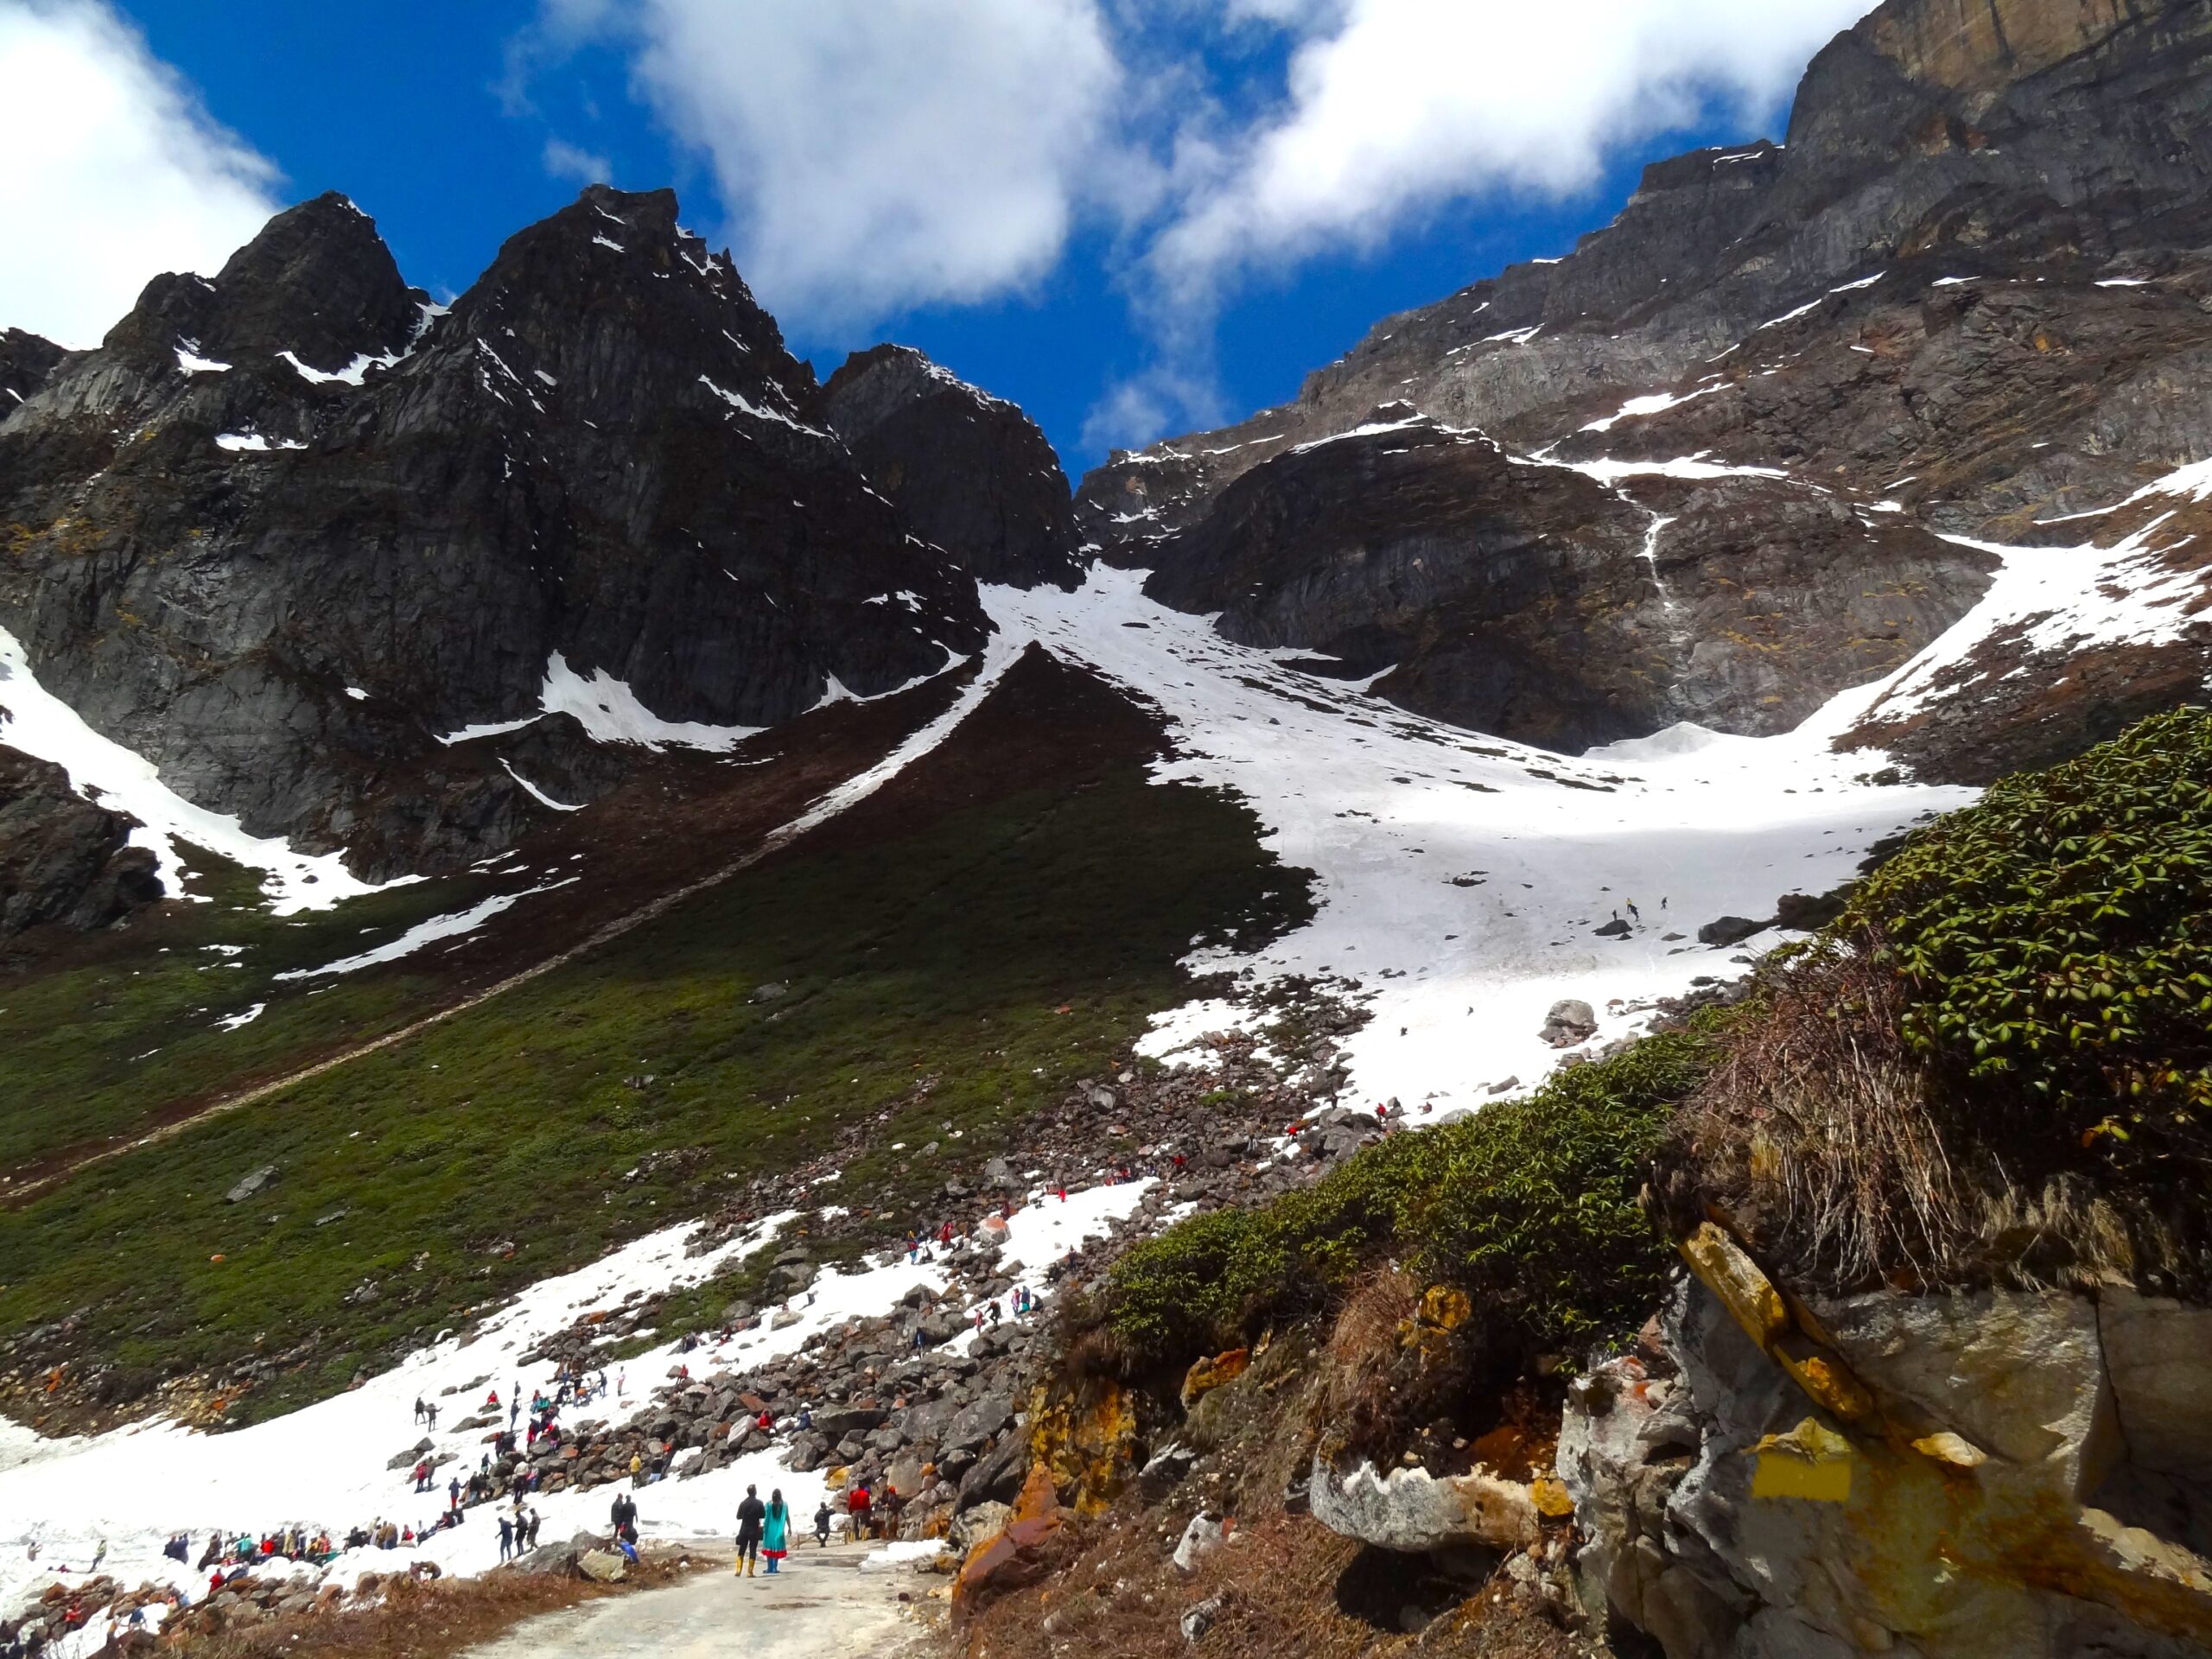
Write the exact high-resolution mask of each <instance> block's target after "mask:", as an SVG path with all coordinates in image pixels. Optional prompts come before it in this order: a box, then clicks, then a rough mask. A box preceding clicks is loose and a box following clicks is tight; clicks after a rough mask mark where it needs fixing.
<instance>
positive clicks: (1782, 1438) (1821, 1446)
mask: <svg viewBox="0 0 2212 1659" xmlns="http://www.w3.org/2000/svg"><path fill="white" fill-rule="evenodd" d="M1751 1455H1752V1456H1753V1457H1754V1458H1756V1459H1758V1463H1757V1464H1756V1465H1754V1469H1753V1472H1752V1475H1751V1496H1752V1497H1795V1498H1805V1499H1808V1500H1810V1501H1811V1502H1813V1503H1849V1502H1850V1501H1851V1468H1852V1464H1853V1460H1854V1459H1853V1455H1852V1449H1851V1442H1850V1441H1849V1440H1845V1439H1844V1438H1843V1436H1842V1435H1840V1434H1839V1433H1836V1432H1835V1431H1834V1429H1832V1428H1829V1427H1827V1426H1826V1425H1825V1424H1823V1423H1822V1422H1821V1421H1820V1419H1818V1418H1817V1417H1808V1418H1807V1419H1805V1421H1803V1422H1802V1423H1800V1424H1798V1425H1797V1427H1795V1428H1793V1429H1791V1430H1790V1431H1789V1433H1787V1434H1770V1435H1768V1436H1767V1437H1766V1438H1765V1439H1764V1440H1761V1441H1760V1442H1759V1443H1758V1445H1757V1446H1753V1447H1752V1448H1751Z"/></svg>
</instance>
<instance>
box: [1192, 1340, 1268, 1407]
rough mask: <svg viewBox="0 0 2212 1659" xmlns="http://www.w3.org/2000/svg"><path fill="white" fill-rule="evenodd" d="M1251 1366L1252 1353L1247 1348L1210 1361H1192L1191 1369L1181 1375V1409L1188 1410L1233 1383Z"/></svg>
mask: <svg viewBox="0 0 2212 1659" xmlns="http://www.w3.org/2000/svg"><path fill="white" fill-rule="evenodd" d="M1251 1364H1252V1351H1251V1350H1250V1349H1249V1348H1231V1349H1230V1351H1228V1352H1227V1353H1225V1354H1216V1355H1214V1356H1213V1357H1212V1358H1211V1359H1200V1360H1195V1361H1193V1362H1192V1365H1191V1369H1190V1370H1187V1371H1185V1373H1184V1374H1183V1389H1182V1401H1183V1409H1184V1410H1185V1411H1188V1410H1190V1408H1192V1406H1195V1405H1197V1404H1198V1402H1199V1401H1201V1400H1203V1399H1205V1397H1206V1395H1210V1394H1211V1393H1212V1392H1213V1391H1214V1390H1215V1389H1218V1388H1221V1387H1223V1386H1224V1385H1225V1384H1228V1383H1234V1382H1235V1381H1236V1379H1237V1378H1238V1377H1240V1376H1243V1375H1244V1373H1245V1372H1246V1371H1247V1370H1250V1369H1251Z"/></svg>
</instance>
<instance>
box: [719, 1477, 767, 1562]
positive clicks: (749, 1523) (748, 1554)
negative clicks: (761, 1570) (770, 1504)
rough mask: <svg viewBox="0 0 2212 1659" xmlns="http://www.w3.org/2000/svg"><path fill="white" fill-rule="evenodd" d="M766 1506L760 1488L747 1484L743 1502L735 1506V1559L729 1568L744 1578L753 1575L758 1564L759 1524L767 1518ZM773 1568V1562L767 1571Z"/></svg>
mask: <svg viewBox="0 0 2212 1659" xmlns="http://www.w3.org/2000/svg"><path fill="white" fill-rule="evenodd" d="M767 1515H768V1510H767V1506H766V1504H764V1503H761V1501H760V1488H759V1487H757V1486H747V1488H746V1489H745V1502H743V1503H741V1504H739V1505H738V1506H737V1560H736V1562H735V1564H734V1566H733V1567H732V1568H731V1569H730V1570H731V1571H732V1572H733V1573H738V1574H741V1575H742V1576H743V1577H745V1578H748V1579H749V1578H751V1577H752V1576H753V1568H754V1567H756V1566H758V1565H759V1564H760V1525H761V1522H763V1521H765V1520H766V1518H767ZM774 1570H775V1567H774V1563H772V1562H771V1563H770V1565H769V1571H771V1572H773V1571H774Z"/></svg>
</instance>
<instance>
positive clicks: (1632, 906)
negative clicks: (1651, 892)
mask: <svg viewBox="0 0 2212 1659" xmlns="http://www.w3.org/2000/svg"><path fill="white" fill-rule="evenodd" d="M1628 918H1629V920H1630V921H1631V922H1634V923H1635V924H1636V925H1637V926H1638V927H1642V926H1643V912H1642V911H1640V910H1638V909H1637V907H1636V900H1635V899H1630V900H1629V901H1628Z"/></svg>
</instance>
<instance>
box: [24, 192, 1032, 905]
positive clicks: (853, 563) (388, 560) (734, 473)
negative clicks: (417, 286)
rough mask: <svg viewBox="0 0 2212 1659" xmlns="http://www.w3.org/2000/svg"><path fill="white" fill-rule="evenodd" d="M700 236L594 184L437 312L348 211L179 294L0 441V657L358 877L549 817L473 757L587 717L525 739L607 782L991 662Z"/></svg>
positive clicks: (260, 241)
mask: <svg viewBox="0 0 2212 1659" xmlns="http://www.w3.org/2000/svg"><path fill="white" fill-rule="evenodd" d="M676 212H677V209H676V200H675V198H674V196H673V195H672V194H669V193H667V192H658V193H652V194H635V195H631V194H620V193H616V192H613V191H610V190H607V189H604V188H598V187H594V188H593V189H591V190H589V191H587V192H586V193H585V194H584V195H583V197H582V198H581V199H580V200H578V201H577V202H576V203H575V204H574V205H573V206H571V207H568V208H566V209H564V210H563V211H562V212H561V213H556V214H555V215H554V216H553V217H552V218H550V219H547V220H545V221H543V223H541V224H539V225H536V226H531V228H529V229H528V230H525V231H524V232H521V233H520V234H518V235H517V236H516V237H514V238H512V239H511V240H510V241H509V242H508V243H507V244H506V245H505V247H504V248H503V249H502V250H501V251H500V253H499V257H498V258H497V259H496V260H495V261H494V262H493V265H492V266H491V268H490V269H489V270H487V271H486V273H485V275H484V276H483V277H482V278H481V279H480V281H479V282H478V283H476V285H475V286H474V287H473V288H472V289H470V290H469V291H468V292H467V294H465V295H464V296H461V299H460V300H459V301H457V302H455V304H454V307H453V308H452V311H451V313H450V315H439V314H438V313H437V311H436V308H430V307H427V306H425V305H423V304H422V303H421V302H420V300H419V296H414V295H412V294H410V291H409V290H408V289H406V288H405V287H404V284H403V283H402V282H401V280H400V277H399V275H398V273H397V270H396V269H395V268H394V267H393V265H392V263H391V257H390V255H389V254H388V253H387V252H386V251H385V249H384V247H383V245H382V244H381V243H380V242H379V241H378V238H377V237H376V234H375V231H374V227H373V226H372V224H371V222H370V221H369V220H368V219H366V218H365V216H363V215H361V214H360V213H359V212H358V211H357V210H355V209H354V208H353V207H352V206H351V205H350V204H348V203H346V202H345V201H344V200H342V199H340V198H337V197H324V198H321V199H320V200H316V201H314V202H309V203H308V204H306V205H305V206H303V207H298V208H295V209H293V210H292V211H291V212H289V213H285V214H282V215H280V216H279V217H278V218H277V219H274V220H272V221H271V223H270V226H269V227H268V229H267V230H266V231H264V233H263V234H262V235H261V236H260V237H259V238H257V239H256V240H255V241H254V242H253V243H251V244H250V245H248V246H247V247H245V249H242V250H241V251H239V252H238V254H237V255H236V256H235V257H233V258H232V261H231V262H230V263H229V264H227V265H226V267H225V268H224V270H223V271H222V272H221V273H219V275H218V277H216V278H215V280H214V281H213V283H207V282H204V281H202V280H201V279H200V278H197V277H162V278H159V279H156V281H155V282H154V283H151V284H149V287H148V289H147V290H146V293H145V295H144V296H143V298H142V299H141V301H140V302H139V305H138V307H137V309H136V310H134V311H133V313H132V314H131V315H130V317H128V318H126V319H125V320H124V321H123V322H122V323H120V324H118V326H117V327H116V328H115V329H114V330H113V331H111V334H110V335H109V337H108V340H107V341H106V342H105V345H104V346H102V348H101V349H100V350H99V351H97V352H92V353H81V354H79V355H76V356H73V357H71V358H69V359H65V360H64V361H63V363H62V364H61V365H60V367H59V368H57V369H56V370H54V372H52V373H50V374H49V375H48V378H47V380H46V382H45V384H44V385H43V386H42V387H41V388H40V389H39V390H38V391H35V393H34V394H33V395H32V396H31V397H29V399H28V400H27V401H26V402H25V403H23V404H21V405H20V406H17V407H16V408H15V410H14V412H13V413H12V414H11V415H10V416H8V418H7V419H6V421H5V422H4V423H0V523H5V524H8V525H9V526H10V531H9V535H10V542H9V543H8V545H7V547H6V549H5V561H4V563H3V564H0V626H6V627H8V628H9V629H10V631H11V632H14V633H16V635H17V636H18V638H19V639H20V640H21V642H22V645H23V646H24V647H25V649H26V651H27V652H28V654H29V658H30V660H31V663H32V665H33V668H34V670H35V672H36V673H37V674H38V676H39V677H40V679H41V683H44V684H45V685H46V686H47V688H48V690H52V691H54V692H55V693H56V694H57V695H59V696H61V697H63V698H64V699H65V700H66V701H67V702H69V703H71V705H72V706H73V707H74V708H75V709H77V710H78V711H79V713H80V714H81V715H83V716H84V717H85V719H86V721H88V722H89V723H90V724H92V726H93V727H94V728H97V729H99V730H100V731H101V732H103V733H104V734H106V735H109V736H111V737H113V738H115V739H116V740H118V741H121V742H123V743H124V744H126V745H128V746H129V747H132V748H134V749H136V750H137V751H139V752H140V753H144V754H146V755H148V756H149V758H150V759H152V760H155V761H156V763H157V764H158V765H159V766H161V768H162V775H163V779H164V780H165V781H167V782H168V783H169V784H170V785H172V786H173V787H175V789H176V790H177V791H179V792H180V793H181V794H183V795H185V796H186V797H187V798H190V799H192V800H194V801H196V802H198V803H199V804H203V805H207V806H210V807H213V808H216V809H218V810H225V811H230V812H235V813H237V814H238V815H240V816H241V817H242V818H243V819H244V821H245V824H246V826H247V828H248V829H251V830H253V831H255V832H257V833H262V834H268V833H283V834H286V835H289V836H294V837H296V838H297V839H298V840H299V841H301V842H304V843H305V844H307V845H309V846H312V847H324V848H327V847H332V846H339V845H343V846H346V848H348V849H349V850H350V851H351V853H352V855H353V861H354V863H355V864H356V866H357V868H361V869H362V870H364V871H365V873H368V874H388V873H391V872H394V871H397V870H399V869H402V868H410V869H424V870H435V869H439V868H449V867H450V866H452V865H453V864H454V863H456V862H459V861H464V860H466V859H467V858H469V857H472V856H475V855H480V853H481V852H482V851H483V850H484V849H486V847H487V846H492V847H496V846H499V845H502V844H505V842H507V841H509V840H512V837H513V836H514V835H515V834H517V833H518V832H519V829H520V828H521V827H523V826H524V825H526V824H527V823H529V822H531V821H532V819H533V817H535V815H536V814H537V812H538V811H539V810H541V809H539V808H538V807H537V805H536V804H535V803H533V802H532V801H531V799H530V798H528V796H527V795H526V793H525V792H524V791H522V790H521V789H520V788H519V787H518V784H517V782H516V780H515V779H514V778H513V776H512V774H511V773H510V772H508V771H507V770H506V769H505V767H503V766H501V765H500V764H499V760H500V758H501V755H500V753H499V751H498V750H497V749H496V748H495V747H494V746H493V744H491V743H489V742H467V743H461V744H459V745H456V746H452V747H448V746H447V745H445V744H442V742H441V741H439V740H440V738H441V737H442V736H444V735H446V734H453V733H454V732H457V731H459V730H461V729H462V728H467V727H469V726H472V725H480V724H486V723H495V722H511V721H523V720H526V719H529V718H531V717H532V716H536V715H539V714H540V713H541V711H542V710H544V709H548V708H549V707H552V706H556V705H557V706H562V707H565V708H567V709H569V712H570V714H571V715H573V716H575V718H574V719H569V720H565V721H561V722H556V723H552V724H550V725H549V726H548V727H547V728H546V729H544V730H541V731H537V732H536V734H535V741H537V743H538V745H539V746H540V747H541V748H549V747H550V748H551V749H555V750H561V751H564V752H569V756H570V758H569V760H568V761H567V762H566V763H565V764H566V766H568V767H569V769H571V770H574V769H577V768H581V771H582V772H585V773H589V772H593V771H594V768H593V767H592V766H589V765H588V764H587V763H586V762H585V761H583V760H582V759H580V758H576V756H575V753H574V752H576V751H580V750H581V749H582V748H585V747H588V745H587V744H586V742H585V737H584V733H585V729H586V726H596V727H597V728H599V729H600V731H601V734H606V733H607V732H608V731H610V730H613V731H620V730H622V729H624V728H626V727H627V728H630V729H635V728H637V726H638V725H639V716H640V715H642V717H643V719H644V721H645V722H646V723H647V724H648V725H650V723H651V722H652V721H655V720H658V721H664V722H691V723H696V724H700V725H705V726H710V727H715V728H732V727H736V728H753V727H760V726H765V725H768V724H771V723H773V722H775V721H781V720H784V719H787V718H789V717H790V716H791V715H796V714H798V713H800V712H803V711H804V710H805V709H808V708H810V707H811V706H813V705H814V704H815V703H817V702H819V701H820V700H821V699H822V698H823V696H825V695H830V694H833V690H834V688H835V687H842V688H844V689H846V690H850V691H853V692H855V693H859V694H861V695H868V694H872V693H875V692H880V691H885V690H890V689H892V688H893V687H896V686H898V685H900V684H903V683H906V682H908V681H911V680H913V679H915V678H917V677H922V676H925V675H929V674H932V673H936V672H938V671H941V670H943V669H944V668H945V667H947V666H948V665H950V663H951V662H952V661H953V660H954V659H955V658H956V657H957V656H958V655H961V654H964V653H968V652H973V651H974V650H976V648H977V647H978V646H979V645H981V644H982V639H983V637H984V634H985V632H986V630H987V626H988V625H987V623H986V622H985V620H984V619H983V617H982V613H981V610H980V608H979V607H978V605H977V603H976V595H975V592H974V588H973V584H972V582H969V580H968V578H967V577H966V576H965V575H964V574H963V573H962V572H960V571H959V570H957V569H954V568H953V567H952V565H951V563H950V561H949V560H948V559H946V558H945V557H944V556H942V555H941V554H939V553H938V552H937V551H936V550H933V549H931V548H927V547H925V546H923V545H922V544H920V543H918V542H917V541H915V540H914V539H912V537H910V536H909V534H908V533H907V531H906V526H905V525H904V524H902V522H901V521H900V519H899V515H898V513H897V512H895V511H894V510H893V508H892V506H891V505H889V504H888V503H887V502H886V501H884V500H883V499H880V497H879V496H877V495H875V494H874V493H872V492H871V491H870V489H869V488H868V482H867V480H866V479H865V478H864V477H863V476H862V474H861V471H860V469H859V467H857V466H856V465H855V463H854V461H853V460H852V458H851V456H850V455H849V454H848V453H847V451H846V449H845V448H844V446H843V445H842V443H841V442H839V441H838V440H837V439H836V436H835V435H833V434H831V433H829V432H828V431H826V430H823V429H817V428H816V427H813V426H811V425H810V424H809V423H807V422H806V421H805V420H804V417H803V416H801V414H800V412H799V411H800V410H801V408H802V406H803V405H804V403H805V401H806V399H807V398H808V397H810V395H811V393H812V391H813V390H814V387H813V385H812V380H811V376H810V373H809V372H807V371H806V370H805V369H804V366H803V365H799V364H798V363H797V362H796V361H795V360H794V359H791V356H790V355H789V353H787V352H785V349H784V346H783V342H782V340H781V337H780V335H779V333H778V331H777V329H776V327H775V324H774V322H773V321H772V319H771V318H770V317H768V316H767V315H766V313H765V312H763V311H761V310H760V308H759V307H758V306H757V305H756V304H755V303H754V302H753V297H752V296H751V295H750V293H748V292H747V289H746V288H745V285H744V283H742V282H741V280H740V279H739V277H738V276H737V273H736V272H735V270H733V269H732V268H731V267H730V265H729V264H728V261H727V259H726V258H725V257H721V256H716V255H712V254H710V253H709V251H708V249H707V248H706V246H705V245H704V244H703V243H702V242H700V241H699V240H698V239H697V238H695V237H693V236H691V235H690V233H689V232H684V231H683V230H681V229H680V228H679V227H678V226H677V219H676ZM601 677H604V678H601ZM608 680H612V681H619V682H620V685H615V686H610V685H608V684H607V681H608ZM564 694H565V695H564ZM577 720H581V721H583V722H584V724H582V725H579V724H578V723H576V722H577ZM599 771H600V773H601V775H600V776H598V777H597V779H596V780H595V781H596V791H604V789H605V788H606V787H607V786H608V784H609V782H610V781H611V780H610V779H607V777H606V776H605V775H604V768H601V769H599ZM591 781H592V780H590V779H585V780H584V782H585V783H586V785H587V789H588V792H593V791H590V790H589V787H588V785H589V784H590V782H591ZM569 798H570V799H575V798H578V797H575V796H571V797H569Z"/></svg>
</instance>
